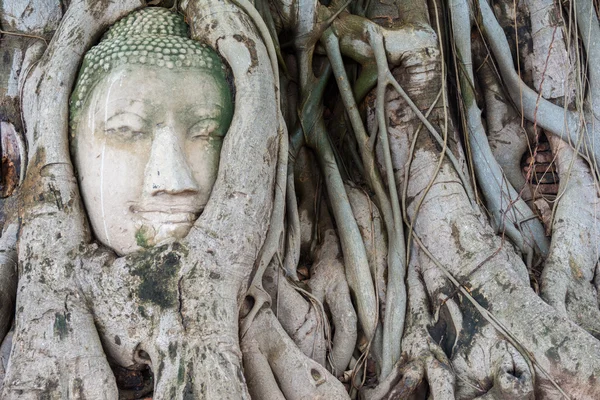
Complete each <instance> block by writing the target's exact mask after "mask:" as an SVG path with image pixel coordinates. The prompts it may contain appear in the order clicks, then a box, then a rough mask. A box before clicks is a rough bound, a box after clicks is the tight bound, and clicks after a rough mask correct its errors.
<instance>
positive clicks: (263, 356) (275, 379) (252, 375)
mask: <svg viewBox="0 0 600 400" xmlns="http://www.w3.org/2000/svg"><path fill="white" fill-rule="evenodd" d="M241 345H242V352H243V354H244V366H245V369H246V372H247V382H248V389H249V390H250V394H251V396H252V397H253V398H257V399H271V398H274V399H278V398H279V399H283V398H285V399H288V400H296V399H298V400H299V399H328V400H329V399H331V400H334V399H348V398H349V396H348V394H347V393H346V389H345V388H344V386H343V385H342V384H341V383H340V382H339V381H338V380H337V379H336V378H335V377H334V376H333V375H331V374H330V373H329V372H328V371H327V370H326V369H325V368H324V367H323V366H321V365H319V364H318V363H317V362H315V361H313V360H311V359H309V358H308V357H306V355H304V354H303V353H302V352H301V351H300V350H299V349H298V348H297V347H296V345H295V344H294V342H292V340H291V339H290V338H289V337H288V336H287V334H286V333H285V331H284V330H283V328H282V327H281V325H280V324H279V322H278V321H277V319H276V318H275V315H273V312H272V311H271V310H269V309H263V310H261V311H260V312H259V313H258V314H257V315H256V317H255V318H254V320H253V323H252V324H251V325H250V329H249V330H248V332H247V334H246V336H244V338H243V339H242V344H241ZM270 396H273V397H270Z"/></svg>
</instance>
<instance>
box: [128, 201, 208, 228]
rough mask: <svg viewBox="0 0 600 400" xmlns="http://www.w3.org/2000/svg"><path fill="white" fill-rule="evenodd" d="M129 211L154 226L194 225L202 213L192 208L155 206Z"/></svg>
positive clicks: (132, 208) (133, 208) (130, 208)
mask: <svg viewBox="0 0 600 400" xmlns="http://www.w3.org/2000/svg"><path fill="white" fill-rule="evenodd" d="M129 210H130V211H131V212H132V213H133V214H135V215H136V216H137V217H139V218H140V219H142V220H145V221H146V222H149V223H151V224H152V225H163V224H193V223H194V222H195V221H196V219H198V216H199V215H200V213H201V212H202V209H200V210H198V208H197V207H191V206H173V205H164V206H160V207H159V206H153V207H136V206H131V207H129Z"/></svg>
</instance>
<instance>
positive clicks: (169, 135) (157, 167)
mask: <svg viewBox="0 0 600 400" xmlns="http://www.w3.org/2000/svg"><path fill="white" fill-rule="evenodd" d="M179 136H180V135H177V132H176V131H175V129H174V128H173V125H172V124H158V125H157V126H156V130H155V133H154V139H153V141H152V148H151V150H150V157H149V158H148V163H147V164H146V170H145V174H144V175H145V176H144V193H145V194H147V195H151V196H156V195H159V194H163V193H164V194H181V193H189V194H195V193H198V191H199V187H198V184H197V182H196V180H195V179H194V176H193V173H192V170H191V168H190V166H189V164H188V162H187V158H186V154H185V151H184V149H183V147H182V145H181V140H183V139H182V138H180V137H179Z"/></svg>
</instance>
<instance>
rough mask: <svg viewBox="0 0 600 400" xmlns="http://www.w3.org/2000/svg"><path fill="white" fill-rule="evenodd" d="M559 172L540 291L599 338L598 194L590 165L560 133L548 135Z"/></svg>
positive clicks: (551, 303)
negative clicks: (597, 287) (549, 245)
mask: <svg viewBox="0 0 600 400" xmlns="http://www.w3.org/2000/svg"><path fill="white" fill-rule="evenodd" d="M550 144H551V146H552V148H553V151H554V153H555V154H556V159H557V163H558V173H559V176H560V186H559V198H558V200H557V202H558V203H557V205H556V209H555V212H554V221H553V227H552V233H553V235H552V245H551V247H550V255H549V257H548V259H547V260H546V263H545V266H544V270H543V273H542V283H541V296H542V298H543V299H544V300H545V301H546V302H548V304H550V305H552V306H553V307H554V308H555V309H556V310H557V311H558V312H559V313H561V314H562V315H565V316H568V317H569V318H570V319H571V320H572V321H574V322H575V323H577V324H578V325H579V326H581V327H582V328H584V329H586V330H587V331H588V332H590V333H591V334H592V335H594V336H595V337H597V338H600V310H599V309H598V298H597V293H596V289H595V287H594V282H593V281H594V276H595V271H596V265H597V262H598V254H599V253H600V237H599V233H598V231H599V229H600V227H599V226H598V217H597V213H598V208H599V207H600V199H599V198H598V194H597V190H596V189H597V187H596V182H595V180H594V177H593V176H592V173H591V171H590V169H589V166H588V165H587V164H586V163H585V162H584V161H583V159H581V157H579V156H577V154H576V153H575V152H574V151H573V150H572V149H571V147H570V146H568V145H567V144H566V143H564V142H563V141H562V140H560V139H559V138H557V137H556V136H551V137H550Z"/></svg>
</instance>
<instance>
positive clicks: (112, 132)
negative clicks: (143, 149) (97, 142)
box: [104, 111, 147, 139]
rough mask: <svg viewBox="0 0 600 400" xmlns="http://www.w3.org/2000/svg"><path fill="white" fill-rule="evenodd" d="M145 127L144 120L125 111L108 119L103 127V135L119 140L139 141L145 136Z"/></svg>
mask: <svg viewBox="0 0 600 400" xmlns="http://www.w3.org/2000/svg"><path fill="white" fill-rule="evenodd" d="M146 127H147V123H146V120H145V119H144V118H142V117H141V116H140V115H138V114H136V113H133V112H128V111H125V112H120V113H118V114H115V115H113V116H112V117H110V118H108V120H107V121H106V123H105V125H104V133H105V134H106V135H109V136H114V137H116V138H119V139H139V138H142V137H144V136H145V135H146Z"/></svg>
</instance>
